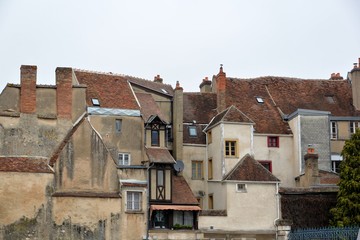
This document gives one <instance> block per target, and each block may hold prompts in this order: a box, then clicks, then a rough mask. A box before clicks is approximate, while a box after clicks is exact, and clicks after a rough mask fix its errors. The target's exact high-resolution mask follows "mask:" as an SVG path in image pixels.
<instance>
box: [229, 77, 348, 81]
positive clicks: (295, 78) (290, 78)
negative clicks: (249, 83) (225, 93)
mask: <svg viewBox="0 0 360 240" xmlns="http://www.w3.org/2000/svg"><path fill="white" fill-rule="evenodd" d="M262 78H281V79H284V80H294V81H303V80H305V81H331V82H333V81H347V79H339V80H332V79H321V78H318V79H314V78H297V77H286V76H270V75H268V76H259V77H250V78H239V77H227V79H233V80H257V79H262Z"/></svg>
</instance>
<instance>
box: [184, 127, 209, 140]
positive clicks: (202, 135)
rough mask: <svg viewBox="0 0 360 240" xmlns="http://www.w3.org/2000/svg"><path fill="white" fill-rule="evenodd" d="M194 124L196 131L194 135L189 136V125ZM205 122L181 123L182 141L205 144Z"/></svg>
mask: <svg viewBox="0 0 360 240" xmlns="http://www.w3.org/2000/svg"><path fill="white" fill-rule="evenodd" d="M190 126H195V127H196V131H197V136H196V137H190V134H189V127H190ZM205 127H206V125H205V124H194V125H188V124H184V125H183V142H184V143H190V144H206V135H205V133H204V132H203V130H204V129H205Z"/></svg>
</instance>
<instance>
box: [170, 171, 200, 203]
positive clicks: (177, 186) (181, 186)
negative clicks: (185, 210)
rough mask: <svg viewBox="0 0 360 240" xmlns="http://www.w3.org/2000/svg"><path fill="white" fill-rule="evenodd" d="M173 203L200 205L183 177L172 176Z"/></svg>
mask: <svg viewBox="0 0 360 240" xmlns="http://www.w3.org/2000/svg"><path fill="white" fill-rule="evenodd" d="M172 203H173V204H189V205H198V204H199V202H198V201H197V200H196V198H195V196H194V194H193V192H192V191H191V188H190V187H189V185H188V183H187V182H186V180H185V178H184V177H183V176H176V175H173V176H172Z"/></svg>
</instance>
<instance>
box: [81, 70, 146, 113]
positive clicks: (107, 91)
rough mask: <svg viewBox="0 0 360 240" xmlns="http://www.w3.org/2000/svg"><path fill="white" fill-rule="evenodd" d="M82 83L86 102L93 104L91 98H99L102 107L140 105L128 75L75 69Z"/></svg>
mask: <svg viewBox="0 0 360 240" xmlns="http://www.w3.org/2000/svg"><path fill="white" fill-rule="evenodd" d="M75 75H76V78H77V80H78V81H79V83H80V84H85V85H86V86H87V89H86V102H87V104H88V106H93V104H92V102H91V99H92V98H97V99H98V100H99V102H100V107H103V108H120V109H135V110H138V109H139V108H140V107H139V106H138V104H137V102H136V99H135V96H134V94H133V91H132V90H131V87H130V85H129V83H128V81H127V77H126V76H122V75H112V74H106V73H96V72H88V71H82V70H75Z"/></svg>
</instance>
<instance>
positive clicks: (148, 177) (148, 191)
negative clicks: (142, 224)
mask: <svg viewBox="0 0 360 240" xmlns="http://www.w3.org/2000/svg"><path fill="white" fill-rule="evenodd" d="M154 164H155V163H152V164H150V165H149V167H148V168H146V173H147V190H146V191H147V193H146V198H147V201H146V205H147V206H146V209H147V211H146V215H147V217H146V221H147V223H146V240H148V239H149V230H150V174H149V170H150V168H152V167H153V166H154Z"/></svg>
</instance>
